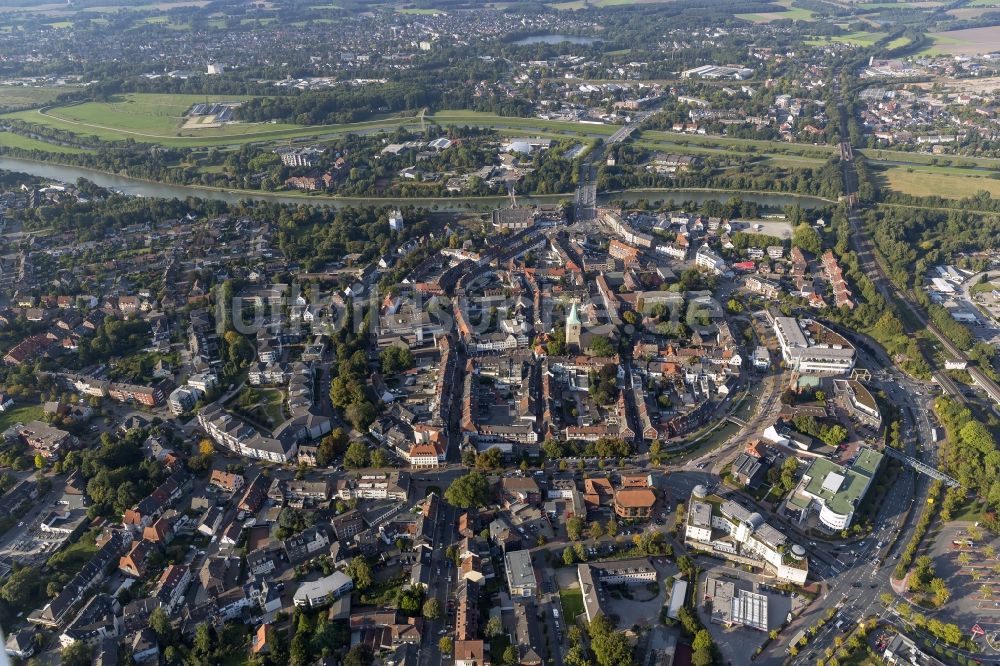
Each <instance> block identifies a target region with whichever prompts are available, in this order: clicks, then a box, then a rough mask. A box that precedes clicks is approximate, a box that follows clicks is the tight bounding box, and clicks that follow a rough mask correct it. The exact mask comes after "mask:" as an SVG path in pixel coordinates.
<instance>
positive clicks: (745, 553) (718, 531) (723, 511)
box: [684, 486, 809, 585]
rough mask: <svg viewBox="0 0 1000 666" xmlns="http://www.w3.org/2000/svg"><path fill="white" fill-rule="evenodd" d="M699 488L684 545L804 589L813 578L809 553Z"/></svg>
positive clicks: (742, 509) (738, 507)
mask: <svg viewBox="0 0 1000 666" xmlns="http://www.w3.org/2000/svg"><path fill="white" fill-rule="evenodd" d="M706 495H707V492H706V490H705V488H704V487H703V486H699V487H697V488H695V492H694V494H693V495H692V498H691V502H690V505H689V506H688V515H687V520H686V522H685V529H684V542H685V543H686V544H687V545H689V546H691V547H693V548H697V549H699V550H703V551H707V552H709V553H712V554H714V555H717V556H719V557H723V558H725V559H727V560H731V561H733V562H738V563H740V564H747V565H750V566H753V567H758V568H761V569H767V570H768V571H770V572H772V573H773V574H774V575H775V577H776V578H777V579H778V580H780V581H786V582H790V583H796V584H798V585H802V584H804V583H805V581H806V576H807V575H808V574H809V561H808V559H807V558H806V554H805V550H804V549H803V548H802V547H801V546H799V545H797V544H792V543H791V542H789V541H788V539H787V538H786V537H785V535H784V534H782V533H781V532H779V531H778V530H777V529H776V528H774V527H772V526H771V525H769V524H768V523H767V522H765V520H764V517H763V516H761V515H760V514H759V513H752V512H751V511H750V510H749V509H746V508H745V507H743V506H742V505H741V504H737V503H736V502H734V501H732V500H726V501H724V502H719V501H709V500H707V499H706V498H705V496H706Z"/></svg>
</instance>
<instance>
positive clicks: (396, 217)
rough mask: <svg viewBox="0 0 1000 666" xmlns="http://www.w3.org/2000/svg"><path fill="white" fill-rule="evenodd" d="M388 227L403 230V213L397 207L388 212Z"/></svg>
mask: <svg viewBox="0 0 1000 666" xmlns="http://www.w3.org/2000/svg"><path fill="white" fill-rule="evenodd" d="M389 229H391V230H392V231H402V230H403V213H401V212H400V210H399V209H398V208H397V209H396V210H394V211H392V213H390V214H389Z"/></svg>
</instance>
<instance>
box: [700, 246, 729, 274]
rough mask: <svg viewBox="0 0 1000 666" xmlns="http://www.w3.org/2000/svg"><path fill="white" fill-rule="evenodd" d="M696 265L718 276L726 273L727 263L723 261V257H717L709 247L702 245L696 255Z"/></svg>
mask: <svg viewBox="0 0 1000 666" xmlns="http://www.w3.org/2000/svg"><path fill="white" fill-rule="evenodd" d="M694 263H695V265H696V266H697V267H698V268H703V269H705V270H706V271H711V272H712V273H715V274H716V275H718V274H721V273H724V272H725V271H726V262H725V261H723V260H722V257H720V256H719V255H717V254H716V253H715V251H714V250H713V249H712V248H710V247H709V246H708V245H702V246H701V247H699V248H698V252H697V253H696V254H695V258H694Z"/></svg>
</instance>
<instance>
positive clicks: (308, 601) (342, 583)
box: [292, 571, 354, 608]
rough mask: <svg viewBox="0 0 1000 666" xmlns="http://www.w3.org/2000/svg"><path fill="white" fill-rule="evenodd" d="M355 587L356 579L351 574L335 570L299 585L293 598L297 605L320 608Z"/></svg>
mask: <svg viewBox="0 0 1000 666" xmlns="http://www.w3.org/2000/svg"><path fill="white" fill-rule="evenodd" d="M353 588H354V581H352V580H351V578H350V576H348V575H347V574H345V573H343V572H341V571H335V572H333V573H332V574H330V575H329V576H325V577H323V578H320V579H319V580H314V581H307V582H304V583H302V584H301V585H299V588H298V589H297V590H295V594H294V595H293V597H292V600H293V601H294V602H295V605H296V606H304V607H307V608H319V607H321V606H325V605H327V604H328V603H330V602H331V601H333V600H335V599H339V598H340V597H341V595H343V594H345V593H347V592H350V591H351V590H352V589H353Z"/></svg>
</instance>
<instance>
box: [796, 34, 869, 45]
mask: <svg viewBox="0 0 1000 666" xmlns="http://www.w3.org/2000/svg"><path fill="white" fill-rule="evenodd" d="M883 37H885V33H884V32H868V31H861V32H850V33H848V34H846V35H837V36H836V37H822V38H819V39H808V40H806V44H809V45H810V46H822V45H823V44H826V43H827V42H837V43H840V44H854V45H855V46H871V45H872V44H874V43H875V42H877V41H878V40H880V39H882V38H883Z"/></svg>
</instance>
